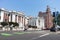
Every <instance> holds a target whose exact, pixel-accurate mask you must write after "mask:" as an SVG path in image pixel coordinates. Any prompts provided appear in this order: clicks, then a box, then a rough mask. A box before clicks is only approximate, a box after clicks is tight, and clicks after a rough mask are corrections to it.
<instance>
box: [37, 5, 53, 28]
mask: <svg viewBox="0 0 60 40" xmlns="http://www.w3.org/2000/svg"><path fill="white" fill-rule="evenodd" d="M41 16H42V17H44V19H45V27H46V29H50V28H51V27H53V16H52V15H51V10H50V7H49V6H47V9H46V12H39V14H38V17H41Z"/></svg>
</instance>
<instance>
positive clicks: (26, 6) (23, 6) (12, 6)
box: [0, 0, 60, 17]
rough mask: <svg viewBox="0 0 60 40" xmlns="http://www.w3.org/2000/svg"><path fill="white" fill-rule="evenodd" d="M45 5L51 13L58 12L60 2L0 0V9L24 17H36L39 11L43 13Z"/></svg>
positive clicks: (58, 0) (50, 0) (59, 0)
mask: <svg viewBox="0 0 60 40" xmlns="http://www.w3.org/2000/svg"><path fill="white" fill-rule="evenodd" d="M47 5H49V6H50V9H51V11H55V9H54V8H56V10H57V11H60V0H0V8H5V9H6V10H15V11H20V12H23V13H24V14H25V15H26V16H33V17H36V16H38V13H39V11H42V12H45V11H46V7H47Z"/></svg>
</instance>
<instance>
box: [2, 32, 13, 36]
mask: <svg viewBox="0 0 60 40" xmlns="http://www.w3.org/2000/svg"><path fill="white" fill-rule="evenodd" d="M1 35H3V36H12V34H8V33H1Z"/></svg>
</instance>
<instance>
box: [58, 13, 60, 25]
mask: <svg viewBox="0 0 60 40" xmlns="http://www.w3.org/2000/svg"><path fill="white" fill-rule="evenodd" d="M57 25H59V26H60V14H59V15H58V16H57Z"/></svg>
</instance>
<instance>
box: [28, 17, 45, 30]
mask: <svg viewBox="0 0 60 40" xmlns="http://www.w3.org/2000/svg"><path fill="white" fill-rule="evenodd" d="M28 25H30V26H31V27H33V26H37V28H36V29H37V30H42V29H45V23H44V18H43V17H40V18H39V17H31V18H30V19H29V21H28Z"/></svg>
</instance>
